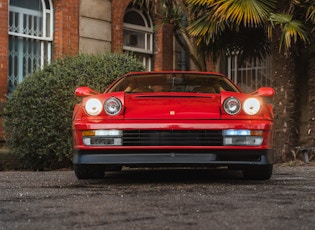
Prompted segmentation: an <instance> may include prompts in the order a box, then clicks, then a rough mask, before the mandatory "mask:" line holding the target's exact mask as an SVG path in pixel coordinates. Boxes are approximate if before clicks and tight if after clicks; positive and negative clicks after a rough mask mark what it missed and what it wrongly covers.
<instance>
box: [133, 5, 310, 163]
mask: <svg viewBox="0 0 315 230" xmlns="http://www.w3.org/2000/svg"><path fill="white" fill-rule="evenodd" d="M135 1H138V2H142V3H145V2H146V3H149V4H147V6H150V7H152V6H155V7H154V9H155V12H157V11H156V9H162V10H159V11H158V12H159V16H160V17H161V18H162V19H163V20H164V21H168V22H169V23H171V24H172V25H173V26H174V32H175V35H176V36H177V39H178V41H179V43H180V44H181V45H182V46H183V47H185V49H186V50H188V51H189V53H190V56H191V57H192V58H193V60H194V61H195V63H199V64H197V66H198V67H199V69H200V70H205V62H206V59H207V57H209V56H210V55H211V56H212V57H213V58H217V57H219V56H220V54H221V53H222V52H224V53H226V52H227V51H230V52H233V51H238V52H239V53H240V54H241V57H242V59H251V58H259V59H263V58H264V57H265V56H266V55H269V54H271V56H272V58H273V66H272V79H273V85H274V86H275V89H276V92H277V96H276V97H275V99H274V104H275V114H276V117H275V118H276V119H275V140H277V146H276V156H277V158H278V159H282V160H287V158H288V156H289V155H291V153H290V152H291V150H292V149H293V148H294V146H297V145H298V144H299V142H298V137H299V132H300V130H299V117H300V115H301V114H300V112H299V111H301V107H300V106H301V105H303V103H300V102H303V99H301V97H299V96H304V101H307V99H308V98H307V99H306V98H305V97H307V94H306V95H305V92H307V91H305V90H299V89H303V87H301V86H305V85H307V83H308V84H309V85H310V86H312V87H310V88H309V90H308V92H309V101H310V106H309V107H310V108H311V112H310V113H308V115H309V116H310V117H309V123H308V127H309V129H308V133H311V134H312V132H315V118H314V117H312V116H311V115H312V114H315V106H311V105H314V103H315V60H314V58H310V57H313V56H314V55H313V53H314V50H315V48H314V47H315V45H313V43H312V41H314V40H312V39H314V34H312V33H314V23H315V6H314V1H313V0H303V1H300V0H280V1H277V0H243V1H235V0H186V1H184V0H164V1H159V2H160V3H161V4H162V6H164V7H158V8H156V4H154V3H156V2H157V1H154V0H147V1H146V0H135ZM183 18H185V20H183ZM163 20H162V21H163ZM267 32H268V33H267ZM267 35H268V36H267ZM312 35H313V36H312ZM181 41H182V42H181ZM183 41H184V42H183ZM270 41H271V42H270ZM312 48H313V49H312ZM305 54H311V55H310V56H309V57H308V58H306V56H305ZM306 60H311V61H308V62H307V61H306ZM308 66H310V67H311V68H307V67H308ZM307 69H310V71H309V72H306V71H305V70H307ZM301 76H309V77H308V78H307V77H301ZM305 99H306V100H305ZM304 104H305V103H304ZM306 111H307V109H306ZM309 136H310V138H309V139H311V140H314V135H309ZM313 144H314V143H313Z"/></svg>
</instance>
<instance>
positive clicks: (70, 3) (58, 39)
mask: <svg viewBox="0 0 315 230" xmlns="http://www.w3.org/2000/svg"><path fill="white" fill-rule="evenodd" d="M79 1H80V0H54V1H53V5H54V11H55V25H54V52H53V58H54V59H56V58H58V57H62V56H64V55H75V54H78V52H79Z"/></svg>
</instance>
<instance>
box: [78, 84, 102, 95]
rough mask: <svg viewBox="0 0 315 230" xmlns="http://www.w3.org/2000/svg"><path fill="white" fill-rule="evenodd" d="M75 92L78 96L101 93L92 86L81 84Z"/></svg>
mask: <svg viewBox="0 0 315 230" xmlns="http://www.w3.org/2000/svg"><path fill="white" fill-rule="evenodd" d="M74 94H75V95H76V96H77V97H87V96H91V95H96V94H99V92H96V91H94V90H92V89H91V88H90V87H86V86H81V87H79V88H77V89H76V90H75V93H74Z"/></svg>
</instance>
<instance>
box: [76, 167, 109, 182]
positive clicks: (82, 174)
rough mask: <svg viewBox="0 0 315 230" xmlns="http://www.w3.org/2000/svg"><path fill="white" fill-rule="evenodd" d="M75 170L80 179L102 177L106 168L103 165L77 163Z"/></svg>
mask: <svg viewBox="0 0 315 230" xmlns="http://www.w3.org/2000/svg"><path fill="white" fill-rule="evenodd" d="M74 172H75V175H76V177H77V178H78V179H80V180H81V179H102V178H104V173H105V169H104V167H103V166H102V165H82V164H75V165H74Z"/></svg>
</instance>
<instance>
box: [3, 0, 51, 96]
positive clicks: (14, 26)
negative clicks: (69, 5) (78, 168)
mask: <svg viewBox="0 0 315 230" xmlns="http://www.w3.org/2000/svg"><path fill="white" fill-rule="evenodd" d="M52 41H53V7H52V2H51V0H28V1H20V0H10V5H9V76H8V91H9V92H8V93H9V94H10V93H12V92H13V90H14V89H15V88H16V86H17V85H18V84H19V83H20V82H21V81H22V80H23V78H24V77H26V76H27V75H29V74H31V73H32V72H34V71H35V70H36V69H39V68H42V67H43V66H44V65H45V64H48V63H50V61H51V56H52V55H51V53H52V52H51V50H52Z"/></svg>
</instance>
